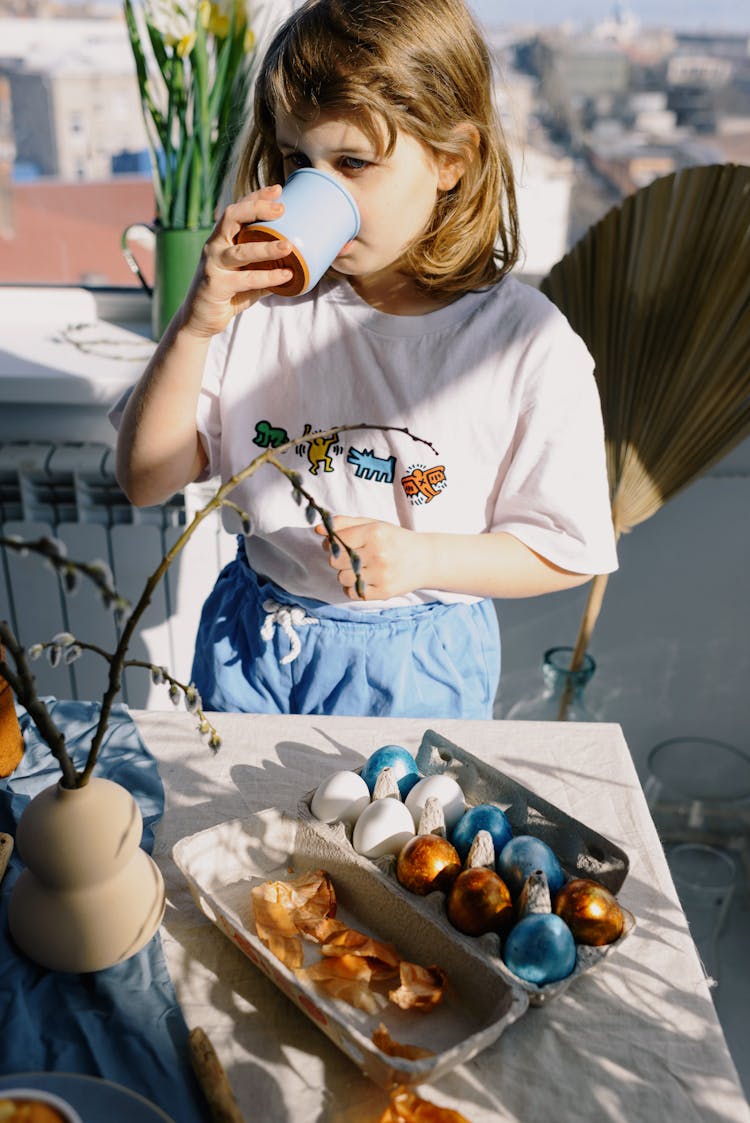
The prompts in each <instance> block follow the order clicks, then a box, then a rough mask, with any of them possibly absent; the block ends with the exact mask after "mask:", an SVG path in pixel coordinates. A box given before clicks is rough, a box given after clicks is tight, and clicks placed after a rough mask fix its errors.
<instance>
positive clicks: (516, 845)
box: [497, 834, 565, 897]
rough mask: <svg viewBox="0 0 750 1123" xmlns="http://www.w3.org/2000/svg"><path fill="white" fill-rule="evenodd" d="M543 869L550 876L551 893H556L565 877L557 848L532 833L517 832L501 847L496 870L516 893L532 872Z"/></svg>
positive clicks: (548, 877) (548, 879) (548, 878)
mask: <svg viewBox="0 0 750 1123" xmlns="http://www.w3.org/2000/svg"><path fill="white" fill-rule="evenodd" d="M535 870H541V871H542V873H544V874H545V876H546V878H547V884H548V885H549V891H550V893H556V892H557V890H558V889H560V888H561V887H562V885H563V882H564V881H565V874H564V873H563V870H562V866H561V865H560V863H559V861H558V860H557V855H556V854H555V852H554V850H552V849H551V847H549V846H548V845H547V843H546V842H542V840H541V838H535V837H534V836H533V835H530V834H517V835H516V837H515V838H512V839H511V840H510V842H508V843H507V844H506V845H505V846H504V847H503V848H502V850H501V852H500V855H499V857H498V859H497V872H498V873H499V874H500V876H501V877H502V879H503V881H504V882H505V884H506V885H507V886H508V888H509V889H510V891H511V893H512V894H513V896H514V897H516V896H518V894H519V893H520V892H521V890H522V889H523V886H524V882H525V881H526V878H527V877H528V876H529V874H530V873H534V872H535Z"/></svg>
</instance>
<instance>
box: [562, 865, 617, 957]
mask: <svg viewBox="0 0 750 1123" xmlns="http://www.w3.org/2000/svg"><path fill="white" fill-rule="evenodd" d="M552 911H553V912H556V913H557V915H558V916H559V917H562V919H563V920H564V921H565V923H566V924H567V925H568V927H569V928H570V930H571V932H572V933H573V935H574V937H575V939H576V942H577V943H579V944H590V945H592V946H593V947H599V946H600V945H601V944H611V943H612V942H613V940H616V939H617V938H618V937H619V936H620V935H621V934H622V929H623V925H624V923H625V918H624V916H623V912H622V909H621V908H620V906H619V904H618V903H617V898H616V897H615V895H614V894H613V893H611V892H610V891H609V889H607V887H606V886H605V885H601V884H600V883H599V882H598V881H593V880H591V879H590V878H587V877H575V878H573V879H572V880H571V881H568V882H566V883H565V885H563V887H562V889H559V890H558V891H557V893H556V894H555V899H554V902H553V905H552Z"/></svg>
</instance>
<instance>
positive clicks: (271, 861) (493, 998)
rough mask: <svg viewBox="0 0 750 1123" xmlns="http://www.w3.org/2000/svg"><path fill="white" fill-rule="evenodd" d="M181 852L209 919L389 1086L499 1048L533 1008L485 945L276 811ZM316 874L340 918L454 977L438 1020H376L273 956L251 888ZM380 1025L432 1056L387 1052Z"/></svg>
mask: <svg viewBox="0 0 750 1123" xmlns="http://www.w3.org/2000/svg"><path fill="white" fill-rule="evenodd" d="M172 853H173V857H174V860H175V863H176V864H177V866H178V868H179V869H180V871H181V872H182V874H183V875H184V877H185V878H186V880H187V883H188V886H189V887H190V891H191V894H192V896H193V899H194V901H195V903H196V905H197V906H198V908H199V909H200V910H201V912H203V913H204V914H205V915H206V916H207V917H208V918H209V919H210V920H211V921H212V922H213V923H214V924H215V925H216V927H217V928H218V929H219V930H220V931H221V932H222V933H223V934H224V935H225V936H226V937H227V938H228V939H230V940H231V941H232V943H234V944H235V945H236V946H237V947H238V948H239V949H240V950H241V951H242V953H243V954H244V955H245V956H247V958H248V959H249V960H250V961H251V962H252V963H253V964H255V966H256V967H258V968H259V969H260V970H261V971H262V972H263V973H264V974H265V975H267V976H268V977H269V979H271V980H272V982H274V983H275V985H276V986H277V987H278V988H279V989H280V990H281V991H282V992H283V993H284V994H285V995H287V997H289V998H290V999H291V1000H292V1001H293V1002H294V1003H295V1004H296V1005H297V1006H298V1007H299V1009H300V1010H302V1012H303V1013H304V1014H305V1015H306V1016H307V1017H308V1018H310V1020H311V1021H312V1022H313V1023H314V1024H315V1025H316V1026H317V1027H318V1028H319V1029H320V1030H322V1032H323V1033H325V1034H326V1035H327V1036H328V1037H329V1038H330V1039H331V1040H332V1041H333V1042H334V1043H335V1044H336V1045H337V1046H338V1047H339V1048H340V1049H341V1050H342V1052H344V1053H345V1054H346V1055H347V1056H348V1057H349V1058H350V1059H351V1060H352V1061H353V1062H354V1063H355V1064H356V1065H357V1067H358V1068H360V1069H361V1071H362V1072H363V1073H365V1075H367V1076H369V1077H370V1078H371V1079H372V1080H374V1081H375V1082H376V1083H377V1084H379V1085H380V1086H381V1087H383V1088H387V1089H388V1088H392V1087H393V1086H394V1085H396V1084H419V1083H424V1082H427V1081H431V1080H437V1079H439V1078H440V1077H441V1076H443V1075H444V1074H445V1073H446V1072H448V1071H450V1070H451V1069H452V1068H454V1067H455V1066H456V1065H459V1064H463V1063H464V1062H466V1061H469V1060H470V1059H471V1058H472V1057H474V1056H475V1055H476V1054H477V1053H479V1052H480V1051H481V1050H482V1049H485V1048H486V1047H487V1046H488V1045H491V1044H492V1043H493V1042H494V1041H496V1040H497V1038H498V1037H499V1036H500V1035H501V1034H502V1033H503V1032H504V1031H505V1030H506V1029H507V1028H508V1027H509V1026H510V1025H512V1024H513V1023H514V1022H515V1021H516V1020H517V1019H518V1018H520V1017H521V1016H522V1015H523V1014H524V1013H525V1012H526V1010H527V1008H528V1004H529V1000H528V996H527V994H526V993H525V992H524V991H523V990H522V989H521V988H520V987H518V986H517V985H515V984H514V983H513V982H509V981H508V980H507V979H505V978H503V977H502V975H501V974H499V973H498V971H497V970H496V969H495V966H494V965H493V964H492V962H490V961H489V960H488V959H487V957H486V956H484V955H483V954H482V953H481V951H480V950H479V949H477V948H472V947H470V946H467V945H465V944H463V943H461V942H459V941H457V940H455V939H454V938H453V935H454V934H453V933H448V932H446V931H445V929H444V928H443V926H442V925H441V924H440V923H439V922H438V921H437V920H433V919H432V918H430V917H425V915H424V914H423V912H422V910H421V909H419V908H418V907H416V903H415V901H413V900H411V901H410V900H407V899H406V898H405V897H404V896H403V895H402V894H401V893H399V892H398V891H397V890H396V889H395V888H394V886H393V884H392V882H391V880H390V879H389V878H388V877H387V876H386V875H384V874H383V873H382V872H381V871H380V870H377V869H374V868H373V867H371V866H369V865H367V864H365V863H363V862H361V861H359V860H357V858H356V855H354V852H353V851H351V853H349V852H348V851H347V849H346V848H345V847H343V846H341V845H340V844H339V841H338V839H337V838H335V837H326V836H325V835H324V834H322V833H321V832H319V831H316V830H314V829H313V828H312V824H311V823H309V822H307V821H305V820H303V819H300V818H298V817H294V816H291V815H287V814H285V813H284V812H281V811H279V810H277V809H274V808H271V809H269V810H267V811H262V812H260V813H259V814H256V815H253V816H250V817H249V818H248V819H244V820H240V819H235V820H231V821H229V822H225V823H221V824H219V825H218V826H215V827H211V828H209V829H207V830H204V831H200V832H198V833H197V834H194V835H191V836H189V837H188V838H184V839H181V840H180V842H178V843H177V844H176V845H175V846H174V848H173V851H172ZM317 869H323V870H325V871H326V872H327V873H328V874H329V876H330V877H331V879H332V881H333V885H334V888H335V891H336V899H337V905H338V908H337V912H336V917H337V919H340V920H342V921H343V922H344V923H345V924H347V925H349V926H350V927H352V928H355V929H356V930H357V931H364V932H367V933H368V934H369V935H371V936H374V937H375V938H377V939H380V940H385V941H389V942H391V943H393V944H395V946H396V948H397V950H398V952H399V953H400V955H401V956H402V957H403V958H405V959H407V960H409V961H410V962H414V963H419V964H421V965H423V966H431V965H433V964H438V965H439V966H440V967H441V968H442V969H443V970H444V971H445V972H446V974H447V978H448V986H447V992H446V996H445V999H444V1001H443V1002H441V1003H440V1004H439V1005H438V1006H436V1007H434V1008H433V1009H432V1010H430V1011H429V1012H428V1013H423V1012H421V1011H418V1010H416V1011H404V1010H401V1009H399V1008H398V1007H396V1006H394V1005H393V1003H389V1004H388V1006H387V1007H386V1008H385V1009H383V1010H381V1011H378V1012H377V1013H375V1014H369V1013H366V1012H365V1011H363V1010H359V1009H356V1008H355V1007H353V1006H351V1005H349V1004H347V1003H345V1002H343V1001H340V1000H336V999H333V998H329V997H327V996H326V994H325V993H323V992H321V991H320V990H319V989H318V988H317V987H315V986H314V985H313V984H310V983H307V982H306V981H304V980H301V979H300V978H299V977H298V976H297V974H296V973H295V972H294V971H293V970H291V969H290V968H288V967H286V966H285V965H284V964H283V963H282V962H281V961H280V960H279V959H277V958H276V957H275V956H274V955H273V954H272V953H271V952H270V951H269V950H268V948H267V947H266V946H265V945H264V944H263V943H262V942H261V940H260V939H259V938H258V936H257V934H256V931H255V924H254V921H253V902H252V895H251V889H252V887H253V886H254V885H258V884H260V883H261V882H263V881H268V880H284V881H287V880H289V879H291V878H294V877H296V876H298V875H299V874H301V873H304V872H306V871H308V870H317ZM303 948H304V951H305V956H306V958H305V966H307V965H308V963H310V962H312V961H313V960H315V959H318V958H319V956H320V952H319V950H318V949H317V947H316V946H315V945H312V944H309V943H307V941H304V942H303ZM394 985H397V983H396V984H394ZM381 1023H383V1024H384V1025H385V1026H386V1029H387V1030H388V1032H389V1033H390V1035H391V1037H392V1038H393V1039H394V1040H396V1041H398V1042H400V1043H402V1044H409V1045H416V1046H419V1047H421V1048H424V1049H429V1050H431V1054H432V1055H430V1056H427V1057H420V1058H419V1059H416V1060H408V1059H405V1058H401V1057H391V1056H388V1055H386V1054H385V1053H384V1052H382V1051H381V1050H380V1049H378V1048H377V1047H376V1046H375V1044H374V1043H373V1041H372V1033H373V1030H374V1029H376V1028H377V1027H378V1026H379V1025H380V1024H381Z"/></svg>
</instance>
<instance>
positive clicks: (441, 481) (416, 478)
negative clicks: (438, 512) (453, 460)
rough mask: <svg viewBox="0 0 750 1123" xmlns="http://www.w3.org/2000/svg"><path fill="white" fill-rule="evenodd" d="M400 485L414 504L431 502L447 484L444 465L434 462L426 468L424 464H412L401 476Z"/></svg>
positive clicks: (419, 504)
mask: <svg viewBox="0 0 750 1123" xmlns="http://www.w3.org/2000/svg"><path fill="white" fill-rule="evenodd" d="M401 486H402V487H403V489H404V493H405V494H406V495H407V496H408V497H409V499H410V500H411V502H412V504H413V505H414V506H421V505H422V504H424V503H431V502H432V500H433V499H435V498H436V497H437V496H438V495H439V494H440V492H441V491H443V490H444V489H445V488H446V487H447V486H448V480H447V479H446V476H445V465H444V464H434V465H433V466H432V467H431V468H427V467H426V466H425V465H424V464H414V465H412V467H411V468H410V469H409V472H408V475H406V476H402V477H401Z"/></svg>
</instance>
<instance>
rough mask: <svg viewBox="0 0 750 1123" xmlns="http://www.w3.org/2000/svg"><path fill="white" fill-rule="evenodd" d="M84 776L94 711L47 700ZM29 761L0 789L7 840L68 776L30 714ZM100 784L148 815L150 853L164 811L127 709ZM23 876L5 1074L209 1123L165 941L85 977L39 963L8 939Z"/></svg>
mask: <svg viewBox="0 0 750 1123" xmlns="http://www.w3.org/2000/svg"><path fill="white" fill-rule="evenodd" d="M47 705H48V708H49V709H50V711H51V713H52V714H53V717H54V719H55V722H56V724H57V725H58V727H59V728H61V729H63V731H64V732H65V735H66V741H67V745H68V749H69V751H70V753H71V755H72V757H73V760H74V762H75V764H76V767H78V768H82V767H83V764H84V761H85V757H86V752H87V748H88V744H89V740H90V735H91V731H92V730H93V728H94V726H95V724H96V719H97V716H98V707H97V706H96V705H95V704H93V703H90V702H68V701H57V700H55V699H47ZM20 720H21V727H22V729H23V734H24V743H25V753H24V757H23V760H22V761H21V763H20V764H19V766H18V768H17V770H16V771H15V772H14V773H13V775H12V776H10V777H7V778H5V779H1V780H0V830H2V831H5V832H7V833H8V834H11V835H15V828H16V824H17V822H18V819H19V816H20V814H21V812H22V811H23V809H24V807H25V806H26V804H27V803H28V801H29V800H30V799H31V798H32V797H33V796H34V795H36V794H37V792H40V791H42V790H43V789H44V788H47V787H49V786H50V785H51V784H54V783H56V782H57V780H58V779H59V778H60V769H59V766H58V765H57V762H56V761H55V760H54V758H53V757H52V754H51V753H50V751H49V749H48V748H47V746H46V744H44V742H43V741H42V740H41V738H40V737H39V734H38V733H37V731H36V727H35V726H34V725H33V723H32V722H31V720H30V718H29V717H28V715H27V714H26V713H21V715H20ZM96 775H97V776H102V777H106V778H107V779H110V780H114V781H116V782H117V783H120V784H122V785H123V787H125V788H127V790H128V791H129V792H130V793H131V794H132V795H133V797H134V798H135V800H136V802H137V803H138V805H139V807H140V809H141V813H142V815H143V823H144V829H143V839H142V846H143V847H144V849H145V850H148V851H150V850H151V848H152V846H153V841H154V828H155V826H156V824H157V823H158V822H159V819H160V818H161V816H162V812H163V810H164V790H163V788H162V783H161V779H160V777H159V773H158V770H157V765H156V761H155V759H154V758H153V756H152V755H151V754H150V753H149V751H148V749H147V748H146V746H145V745H144V744H143V741H142V740H141V738H140V736H139V734H138V730H137V728H136V726H135V724H134V722H133V720H132V718H131V717H130V715H129V714H128V711H127V708H126V707H125V706H122V705H117V706H114V707H113V711H112V717H111V721H110V724H109V728H108V730H107V734H106V736H105V739H104V743H103V745H102V749H101V754H100V757H99V761H98V763H97V768H96ZM22 868H23V866H22V863H21V861H20V859H19V858H18V857H17V855H16V853H15V852H14V853H13V856H12V858H11V864H10V867H9V869H8V872H7V873H6V876H5V878H4V880H3V883H2V892H1V893H0V1024H1V1025H2V1027H3V1032H2V1036H1V1037H0V1073H2V1074H3V1075H6V1074H8V1075H9V1074H11V1073H20V1072H31V1071H37V1072H39V1071H49V1072H77V1073H81V1074H84V1075H89V1076H100V1077H104V1078H105V1079H108V1080H113V1081H115V1082H116V1083H119V1084H124V1085H125V1086H126V1087H128V1088H131V1089H132V1090H133V1091H135V1092H138V1093H140V1094H141V1095H143V1096H145V1097H146V1098H147V1099H148V1100H151V1101H152V1102H153V1103H155V1104H157V1105H158V1106H159V1107H161V1108H162V1110H164V1111H165V1112H166V1113H167V1114H168V1115H169V1116H170V1117H171V1118H173V1119H174V1120H175V1123H203V1121H204V1120H205V1106H204V1104H203V1100H202V1096H201V1093H200V1090H199V1089H198V1085H197V1082H196V1080H195V1077H194V1076H193V1073H192V1070H191V1068H190V1064H189V1059H188V1050H187V1034H188V1029H187V1026H186V1024H185V1020H184V1017H183V1015H182V1011H181V1009H180V1007H179V1005H178V1002H177V997H176V995H175V992H174V987H173V985H172V981H171V979H170V977H169V972H168V970H167V965H166V961H165V959H164V953H163V950H162V946H161V940H160V937H159V935H158V934H157V935H156V936H154V937H153V939H151V940H150V941H149V943H148V944H147V945H146V946H145V947H144V948H142V949H141V951H140V952H138V953H137V954H136V955H134V956H132V957H131V958H130V959H128V960H126V961H125V962H124V963H119V964H117V965H116V966H115V967H110V968H108V969H107V970H105V971H96V972H92V973H91V974H86V975H73V974H67V973H64V972H54V971H48V970H46V969H45V968H43V967H39V966H37V965H36V964H34V963H32V962H31V961H30V960H29V959H27V958H26V957H25V956H24V955H22V954H21V953H20V952H19V951H18V950H17V949H16V947H15V945H14V944H13V942H12V940H11V938H10V935H9V932H8V915H7V914H8V898H9V896H10V890H11V889H12V887H13V884H14V882H15V880H16V878H17V877H18V875H19V873H20V872H21V870H22Z"/></svg>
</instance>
